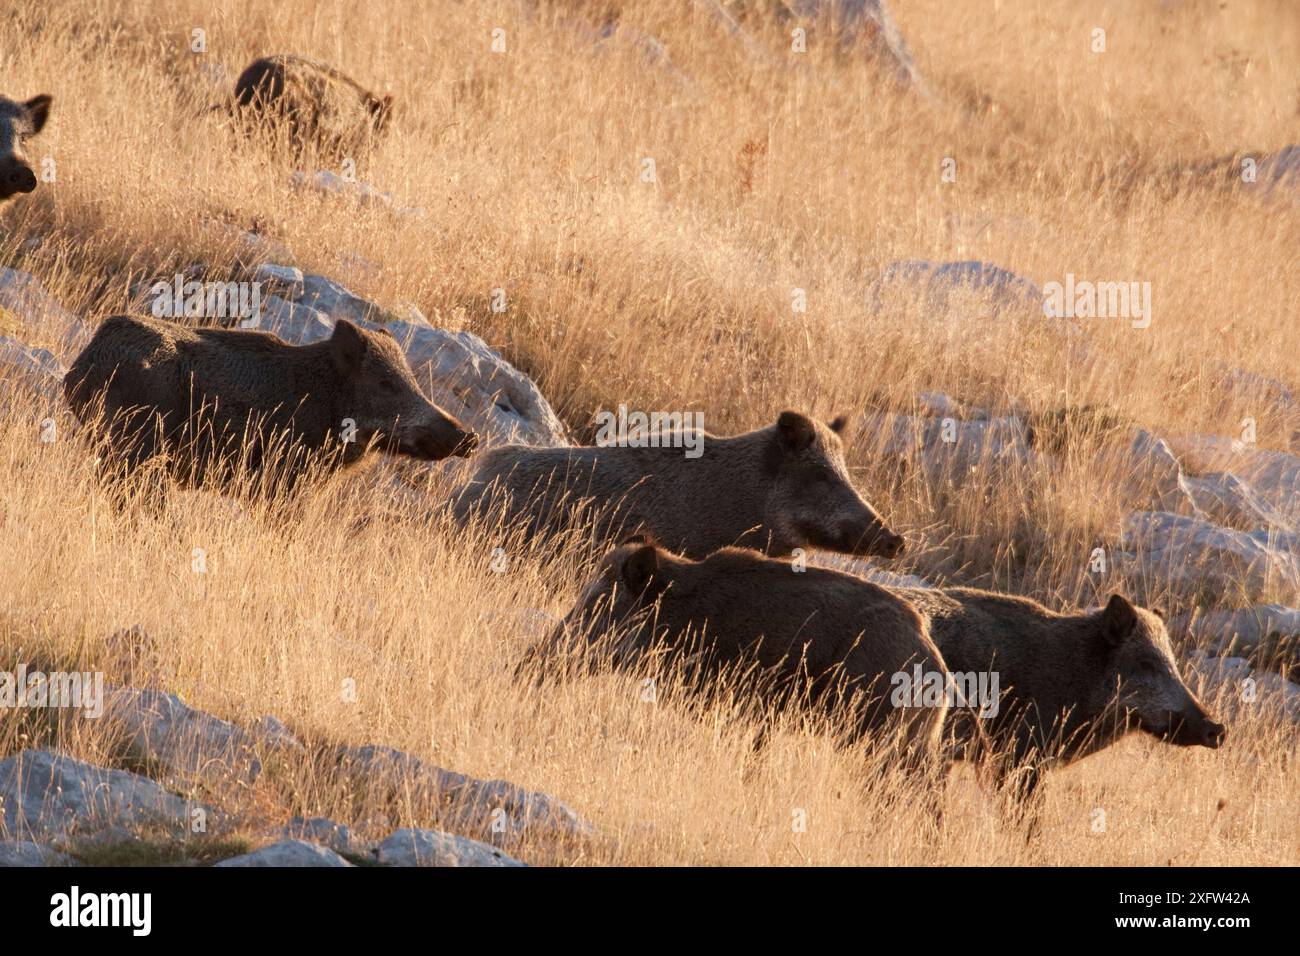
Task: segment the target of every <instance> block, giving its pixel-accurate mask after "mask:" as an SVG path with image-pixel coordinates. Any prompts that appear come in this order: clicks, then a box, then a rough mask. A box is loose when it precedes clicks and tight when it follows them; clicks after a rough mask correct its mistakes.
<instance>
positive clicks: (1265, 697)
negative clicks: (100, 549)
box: [1187, 651, 1300, 724]
mask: <svg viewBox="0 0 1300 956" xmlns="http://www.w3.org/2000/svg"><path fill="white" fill-rule="evenodd" d="M1188 656H1189V658H1190V662H1191V666H1190V668H1189V673H1188V675H1187V676H1188V678H1189V683H1190V684H1191V685H1192V689H1193V690H1195V691H1196V692H1197V694H1198V696H1200V697H1201V698H1202V699H1204V700H1206V701H1207V702H1208V703H1210V705H1211V706H1221V707H1224V708H1225V709H1227V710H1228V711H1229V712H1230V713H1231V714H1233V715H1236V716H1245V715H1248V714H1254V715H1257V716H1262V717H1264V718H1266V719H1276V718H1281V719H1285V720H1288V721H1291V722H1292V723H1295V724H1300V686H1297V685H1296V684H1294V683H1292V682H1291V681H1289V680H1287V679H1286V678H1284V677H1282V675H1280V674H1275V673H1271V672H1268V671H1259V670H1256V669H1254V668H1253V667H1252V666H1251V663H1250V661H1248V660H1246V659H1245V658H1241V657H1217V656H1214V655H1211V654H1208V653H1206V652H1205V651H1192V652H1191V654H1190V655H1188Z"/></svg>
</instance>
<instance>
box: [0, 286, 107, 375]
mask: <svg viewBox="0 0 1300 956" xmlns="http://www.w3.org/2000/svg"><path fill="white" fill-rule="evenodd" d="M3 315H7V316H9V317H11V320H13V321H12V323H11V322H0V330H4V331H7V333H8V334H10V335H18V334H20V332H21V337H22V338H23V339H24V340H25V341H28V342H46V343H48V344H50V345H51V346H52V347H53V349H54V350H55V352H57V354H58V356H59V357H61V358H62V359H63V361H65V362H70V361H72V359H73V358H74V357H75V356H76V355H77V353H78V352H80V351H81V349H82V348H83V347H84V346H85V344H86V343H87V342H89V341H90V335H91V330H90V329H89V328H88V327H87V325H86V324H85V323H84V322H82V321H81V319H80V318H78V317H77V316H76V315H74V314H73V313H71V312H69V311H68V310H67V309H65V308H64V307H63V306H62V305H60V304H59V302H58V300H56V299H55V298H54V297H53V296H52V295H50V294H49V293H48V292H46V291H45V286H43V285H42V284H41V281H40V280H39V279H37V278H36V277H35V276H33V275H31V274H30V273H27V272H23V271H21V270H19V269H5V268H0V316H3ZM10 324H14V325H16V326H18V327H16V328H8V326H9V325H10ZM38 351H44V350H38ZM45 354H46V355H49V354H50V353H49V352H46V353H45Z"/></svg>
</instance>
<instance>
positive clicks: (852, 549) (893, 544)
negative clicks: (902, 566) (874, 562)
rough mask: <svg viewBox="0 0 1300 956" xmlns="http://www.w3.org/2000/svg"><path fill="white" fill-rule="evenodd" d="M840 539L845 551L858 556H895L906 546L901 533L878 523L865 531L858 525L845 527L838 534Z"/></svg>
mask: <svg viewBox="0 0 1300 956" xmlns="http://www.w3.org/2000/svg"><path fill="white" fill-rule="evenodd" d="M840 541H841V543H842V546H843V548H844V550H845V551H847V552H848V553H849V554H855V555H858V556H859V557H872V556H875V557H881V558H896V557H898V556H899V555H900V554H902V553H903V550H904V549H905V548H906V547H907V542H906V540H904V538H903V536H902V535H901V534H894V532H892V531H890V530H889V529H888V528H886V527H885V526H884V525H883V524H880V523H876V524H875V525H874V526H873V527H870V528H868V529H867V530H866V531H865V532H864V531H862V529H861V527H860V526H859V527H855V528H852V529H850V528H845V529H844V530H843V531H842V532H841V534H840Z"/></svg>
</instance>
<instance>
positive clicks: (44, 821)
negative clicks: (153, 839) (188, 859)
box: [0, 750, 191, 840]
mask: <svg viewBox="0 0 1300 956" xmlns="http://www.w3.org/2000/svg"><path fill="white" fill-rule="evenodd" d="M190 809H191V808H190V806H189V805H188V804H187V803H186V802H185V801H184V800H182V799H181V798H180V797H178V796H176V795H175V794H172V793H168V792H167V791H166V790H164V789H163V788H162V787H160V786H158V784H156V783H155V782H154V781H152V780H150V779H149V778H147V777H141V776H139V775H138V774H134V773H128V772H126V771H124V770H110V769H107V768H104V767H96V766H94V765H93V764H88V763H85V762H84V761H81V760H77V759H75V758H73V757H70V756H68V755H66V754H60V753H55V752H53V751H49V750H24V751H21V752H19V753H17V754H14V755H13V756H12V757H9V758H8V759H6V760H3V761H0V812H2V814H3V815H2V817H0V822H3V824H4V832H5V833H7V834H8V835H9V836H11V837H19V838H22V837H23V836H33V837H49V838H52V839H56V840H61V839H64V838H66V837H68V836H70V835H72V834H73V833H76V834H77V835H83V834H89V833H93V832H95V831H96V830H102V829H104V828H106V827H125V826H131V825H149V824H155V825H161V826H164V827H167V828H169V829H175V830H177V831H183V830H185V829H186V828H187V826H188V823H189V812H190Z"/></svg>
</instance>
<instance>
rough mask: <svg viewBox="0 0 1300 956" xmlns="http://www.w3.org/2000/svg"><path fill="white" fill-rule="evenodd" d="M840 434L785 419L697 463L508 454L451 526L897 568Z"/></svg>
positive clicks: (677, 450)
mask: <svg viewBox="0 0 1300 956" xmlns="http://www.w3.org/2000/svg"><path fill="white" fill-rule="evenodd" d="M844 426H845V420H844V419H843V418H839V419H836V420H835V421H833V422H831V424H830V425H824V424H822V423H821V422H817V421H814V420H813V419H811V418H809V417H807V416H806V415H801V414H799V413H798V412H792V411H785V412H782V413H781V415H780V417H779V418H778V419H777V421H776V423H775V424H773V425H770V426H768V427H767V428H761V429H759V430H757V431H753V432H749V433H747V434H744V435H737V436H734V437H731V438H719V437H714V436H711V435H707V434H705V435H702V436H696V437H699V438H702V445H701V448H700V451H701V453H700V454H699V456H698V457H694V458H692V457H687V456H686V455H684V454H683V452H682V450H681V449H682V447H683V444H686V443H683V442H677V443H676V444H674V442H675V439H676V437H679V436H674V435H672V434H669V435H665V436H661V440H660V441H659V442H658V447H592V446H587V447H580V448H533V447H528V446H524V445H505V446H502V447H499V448H494V449H492V450H490V451H488V452H485V453H484V454H483V455H481V456H480V457H479V458H478V460H477V462H476V467H475V469H474V473H473V475H472V476H471V478H470V480H469V482H468V483H467V484H466V485H465V487H463V488H462V489H461V490H460V491H459V492H458V493H457V494H456V495H455V496H454V498H453V500H452V505H451V508H452V514H453V516H454V517H455V518H456V520H457V521H459V522H461V523H462V524H464V523H467V522H469V521H470V520H471V519H475V518H478V519H488V520H490V519H491V517H494V516H497V515H499V516H500V517H501V518H502V519H503V521H504V523H505V524H506V525H507V526H515V527H522V528H524V529H525V531H526V533H527V534H528V535H529V536H530V537H534V536H545V535H547V534H550V533H552V532H554V531H556V530H557V529H559V528H561V527H563V526H564V525H565V524H567V523H569V522H571V521H573V520H574V518H575V516H577V515H579V514H584V513H586V514H590V515H591V516H592V517H593V526H594V530H595V533H596V536H597V538H598V539H601V540H608V541H611V542H612V541H614V540H617V539H618V538H620V537H622V536H626V535H627V534H634V533H637V532H645V533H647V534H649V535H650V536H652V537H653V538H654V539H655V540H656V541H658V542H660V543H661V544H663V545H664V546H665V547H668V548H671V549H672V550H674V551H677V552H679V553H681V554H683V555H685V556H687V557H692V558H701V557H704V556H705V555H707V554H709V553H711V552H713V551H716V550H718V549H719V548H725V547H731V546H743V547H751V548H755V549H757V550H761V551H763V552H764V553H766V554H769V555H772V556H782V555H788V554H790V553H791V552H792V551H794V550H795V549H796V548H823V549H826V550H830V551H840V552H845V553H848V554H858V555H871V554H875V555H883V556H885V557H894V556H896V555H898V554H899V553H901V552H902V550H903V539H902V537H901V536H899V535H897V534H895V533H894V532H893V531H891V530H890V529H889V528H887V527H886V526H885V523H884V522H883V521H882V520H881V517H880V515H879V514H877V513H876V511H875V509H873V508H872V507H871V505H869V504H867V502H866V501H864V500H863V498H862V496H861V495H860V494H858V492H857V491H856V490H855V489H854V487H853V483H852V480H851V479H850V477H849V471H848V466H847V465H846V464H845V460H844V446H843V443H842V442H841V440H840V432H842V431H843V430H844Z"/></svg>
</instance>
